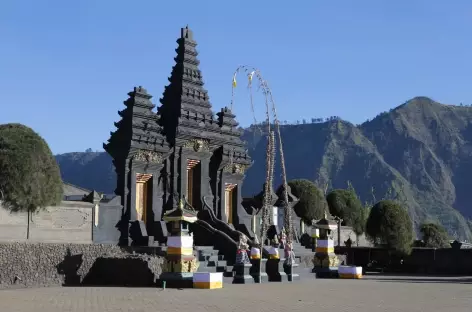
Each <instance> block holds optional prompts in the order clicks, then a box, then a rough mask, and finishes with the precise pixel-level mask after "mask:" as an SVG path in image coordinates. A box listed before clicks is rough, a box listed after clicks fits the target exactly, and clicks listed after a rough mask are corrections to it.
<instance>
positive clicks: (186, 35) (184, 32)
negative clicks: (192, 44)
mask: <svg viewBox="0 0 472 312" xmlns="http://www.w3.org/2000/svg"><path fill="white" fill-rule="evenodd" d="M180 37H181V38H182V39H190V40H193V32H192V30H190V28H189V27H188V24H187V26H185V28H182V29H181V34H180Z"/></svg>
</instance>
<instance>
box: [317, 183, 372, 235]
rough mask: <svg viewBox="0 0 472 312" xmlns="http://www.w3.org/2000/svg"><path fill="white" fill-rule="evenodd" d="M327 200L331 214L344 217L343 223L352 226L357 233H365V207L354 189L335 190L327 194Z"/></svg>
mask: <svg viewBox="0 0 472 312" xmlns="http://www.w3.org/2000/svg"><path fill="white" fill-rule="evenodd" d="M326 200H327V202H328V207H329V212H330V213H331V215H333V216H336V217H339V218H341V219H343V223H344V224H345V225H348V226H351V227H352V229H353V231H354V233H355V234H356V235H361V234H362V233H364V229H365V216H364V211H363V210H364V209H365V208H364V207H363V206H362V203H361V201H360V200H359V198H357V195H356V193H355V192H354V191H353V190H351V189H348V190H342V189H337V190H333V191H331V192H330V193H329V194H328V196H326Z"/></svg>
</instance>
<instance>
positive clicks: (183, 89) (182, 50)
mask: <svg viewBox="0 0 472 312" xmlns="http://www.w3.org/2000/svg"><path fill="white" fill-rule="evenodd" d="M177 43H178V47H177V49H176V52H177V56H176V57H175V65H174V67H173V69H172V73H171V76H170V78H169V82H170V83H169V85H168V86H166V87H165V90H164V93H163V96H162V98H161V99H160V102H161V105H160V106H159V107H158V109H157V113H156V112H154V111H153V109H154V107H155V105H153V104H152V102H151V98H152V96H151V95H150V94H149V93H148V92H147V91H146V89H145V88H143V87H135V88H134V89H133V90H132V91H131V92H129V93H128V96H129V98H128V99H127V100H126V101H124V104H125V106H126V107H125V108H124V109H123V110H121V111H119V112H118V114H119V115H120V117H121V120H120V121H118V122H116V123H115V126H116V128H117V129H116V131H114V132H112V133H111V136H110V138H109V140H108V143H106V144H104V148H105V150H106V151H107V152H108V153H109V154H110V155H111V157H112V158H113V163H114V165H115V169H116V173H117V179H118V181H117V188H116V190H115V193H116V195H118V196H119V197H120V198H121V204H122V206H123V211H122V216H121V220H120V221H119V222H118V224H117V228H118V230H119V231H120V240H119V243H120V244H122V245H144V246H156V245H159V244H164V243H165V241H166V236H167V233H168V231H167V228H166V225H165V223H164V222H163V221H162V217H163V215H164V213H166V212H168V211H170V210H173V209H175V208H177V207H178V206H179V203H181V202H184V203H185V205H186V207H188V208H189V209H194V210H195V211H196V212H197V213H198V221H197V222H195V223H194V224H193V225H192V226H193V228H192V232H193V235H194V241H195V244H196V245H213V246H214V247H217V248H219V250H220V251H224V249H225V248H231V249H234V248H236V247H235V246H236V242H237V241H238V239H239V235H240V233H244V234H245V235H246V236H248V237H249V239H250V240H251V239H252V238H254V232H253V230H254V229H255V214H256V213H257V211H258V207H257V206H258V205H257V204H255V205H245V206H246V208H244V207H243V205H242V196H241V189H242V184H243V181H244V174H245V171H246V170H247V168H248V167H249V166H250V165H251V159H250V157H249V155H248V152H247V150H246V148H245V146H244V142H243V141H242V140H241V138H240V137H241V135H242V131H241V130H238V128H237V127H238V123H237V122H236V120H235V115H234V114H233V113H232V112H231V110H230V109H228V108H226V107H225V108H223V109H221V111H219V112H218V113H217V114H214V112H213V111H212V107H211V104H210V102H209V96H208V91H207V90H205V89H204V83H203V77H202V72H201V71H200V69H199V61H198V59H197V55H198V53H197V51H196V49H195V48H196V46H197V43H196V41H195V40H194V37H193V33H192V31H191V30H190V29H189V28H188V27H186V28H183V29H181V35H180V38H179V39H178V40H177ZM262 183H263V181H261V184H262ZM217 245H218V246H217ZM231 246H232V247H231ZM222 249H223V250H222Z"/></svg>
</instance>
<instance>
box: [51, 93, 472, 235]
mask: <svg viewBox="0 0 472 312" xmlns="http://www.w3.org/2000/svg"><path fill="white" fill-rule="evenodd" d="M471 122H472V108H470V107H460V106H451V105H442V104H439V103H436V102H434V101H433V100H431V99H428V98H425V97H417V98H414V99H412V100H410V101H408V102H406V103H405V104H403V105H401V106H399V107H397V108H395V109H393V110H391V111H390V112H388V113H382V114H380V115H379V116H377V117H376V118H374V119H373V120H372V121H368V122H365V123H364V124H362V125H360V126H354V125H353V124H351V123H349V122H346V121H343V120H333V121H329V122H325V123H312V124H302V125H284V126H282V128H281V132H282V140H283V144H284V146H283V147H284V154H285V163H286V167H287V175H288V179H294V178H305V179H309V180H312V181H317V182H318V183H319V184H320V185H328V186H329V187H330V188H344V187H346V186H347V181H350V182H351V184H352V185H353V186H354V187H355V189H356V191H357V192H358V194H359V196H360V197H361V200H362V201H369V202H372V201H375V200H379V199H381V198H382V197H384V196H385V195H386V194H387V193H389V192H390V193H392V196H398V197H399V198H401V200H404V201H405V202H406V203H407V204H408V209H409V213H410V215H411V216H412V218H413V220H414V222H415V224H417V225H418V224H419V223H420V222H422V221H424V220H431V219H432V220H438V221H440V222H441V223H443V224H444V225H445V226H446V227H447V228H448V229H449V231H450V233H451V234H454V233H455V234H457V235H458V236H460V237H461V238H464V239H468V240H470V239H472V234H471V229H470V222H469V223H468V222H467V219H472V208H470V207H469V202H470V200H472V194H471V192H468V183H469V180H468V175H469V172H472V158H471V155H472V143H471V142H472V127H471ZM244 140H246V142H247V147H248V149H249V153H250V155H251V157H252V159H253V160H254V164H253V166H252V167H251V168H250V169H249V170H248V172H247V176H246V179H245V182H244V185H243V193H244V194H245V195H246V196H251V195H254V194H256V193H259V192H260V190H261V188H262V184H263V183H264V175H265V159H264V158H265V149H266V139H265V134H264V133H263V130H262V131H261V130H260V129H258V128H257V127H251V128H248V129H246V131H245V133H244ZM57 157H58V163H59V165H60V167H61V171H62V175H63V178H64V180H66V181H67V182H70V183H73V184H77V185H80V186H83V187H86V188H89V189H96V190H98V191H103V192H113V190H114V187H115V181H114V173H113V170H112V164H111V160H110V158H109V157H108V155H106V154H104V153H103V154H101V153H93V155H92V154H90V153H88V154H87V153H71V154H65V155H58V156H57ZM276 160H277V164H276V173H275V184H276V186H278V185H279V184H280V183H281V172H280V163H279V162H280V158H279V157H278V156H277V159H276ZM372 190H374V191H373V192H372Z"/></svg>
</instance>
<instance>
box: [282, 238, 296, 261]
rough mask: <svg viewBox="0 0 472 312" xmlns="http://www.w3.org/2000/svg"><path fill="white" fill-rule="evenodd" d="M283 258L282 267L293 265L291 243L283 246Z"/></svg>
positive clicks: (293, 255)
mask: <svg viewBox="0 0 472 312" xmlns="http://www.w3.org/2000/svg"><path fill="white" fill-rule="evenodd" d="M284 256H285V262H284V265H293V264H295V253H294V252H293V247H292V243H287V244H285V248H284Z"/></svg>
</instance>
